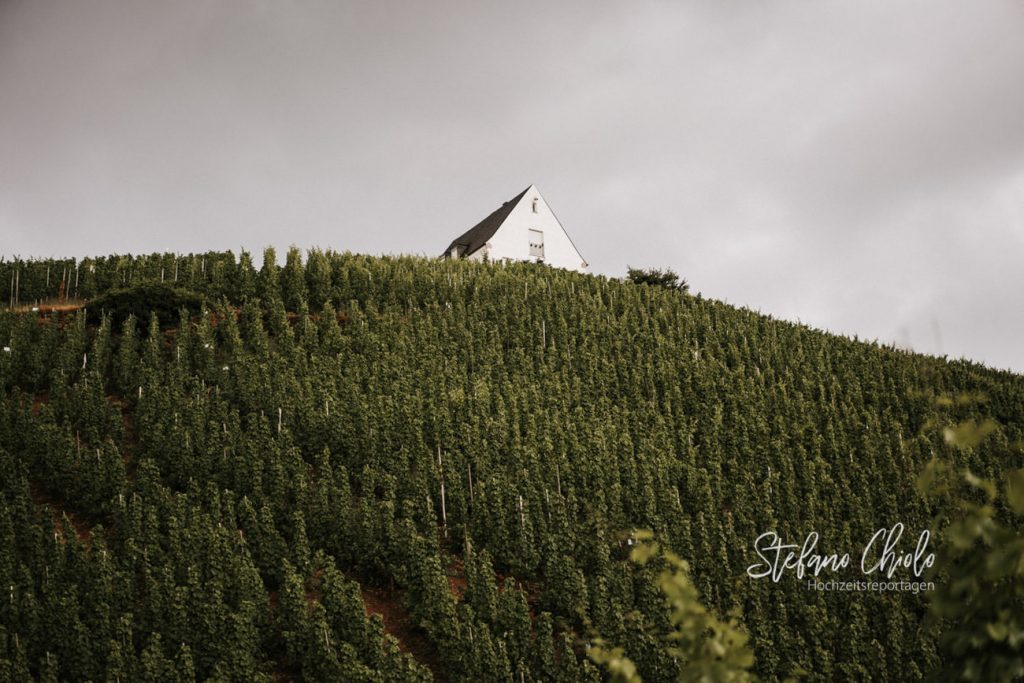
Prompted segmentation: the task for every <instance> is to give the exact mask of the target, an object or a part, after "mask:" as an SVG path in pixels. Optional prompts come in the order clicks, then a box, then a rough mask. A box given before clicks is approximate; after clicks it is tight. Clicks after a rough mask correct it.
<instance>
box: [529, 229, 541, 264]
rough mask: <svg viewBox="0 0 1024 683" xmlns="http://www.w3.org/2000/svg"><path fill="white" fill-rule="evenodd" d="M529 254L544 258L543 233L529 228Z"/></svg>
mask: <svg viewBox="0 0 1024 683" xmlns="http://www.w3.org/2000/svg"><path fill="white" fill-rule="evenodd" d="M530 256H535V257H537V258H544V233H543V232H541V231H540V230H534V229H532V228H531V229H530Z"/></svg>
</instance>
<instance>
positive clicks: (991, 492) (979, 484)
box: [964, 470, 996, 500]
mask: <svg viewBox="0 0 1024 683" xmlns="http://www.w3.org/2000/svg"><path fill="white" fill-rule="evenodd" d="M964 479H965V480H966V481H967V483H968V484H970V485H971V486H973V487H974V488H977V489H981V490H982V491H984V492H985V495H987V496H988V499H989V500H992V499H993V498H995V497H996V485H995V484H993V483H992V482H990V481H988V480H987V479H982V478H981V477H978V476H977V475H975V474H974V473H973V472H971V471H970V470H964Z"/></svg>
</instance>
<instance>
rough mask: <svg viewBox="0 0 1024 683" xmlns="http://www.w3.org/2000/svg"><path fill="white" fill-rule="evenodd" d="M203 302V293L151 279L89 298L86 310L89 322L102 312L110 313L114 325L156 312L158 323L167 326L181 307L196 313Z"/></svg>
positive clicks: (94, 321)
mask: <svg viewBox="0 0 1024 683" xmlns="http://www.w3.org/2000/svg"><path fill="white" fill-rule="evenodd" d="M205 303H206V300H205V297H203V295H201V294H199V293H197V292H194V291H190V290H187V289H182V288H180V287H174V286H172V285H170V284H166V283H159V282H151V283H146V284H141V285H136V286H134V287H128V288H125V289H113V290H110V291H109V292H106V293H104V294H103V295H102V296H98V297H96V298H95V299H92V300H91V301H89V303H88V305H87V308H86V310H87V311H88V312H89V321H90V322H91V323H98V322H99V320H100V316H101V315H104V314H105V315H108V316H110V318H111V321H112V324H113V325H115V326H121V325H123V324H124V323H125V321H126V320H128V319H129V318H130V317H134V318H136V319H139V320H147V319H149V317H150V315H154V314H155V315H156V317H157V319H158V320H159V321H160V325H161V326H167V325H171V324H173V323H175V322H177V320H178V316H179V313H180V311H182V310H186V311H188V312H189V313H190V314H191V315H196V314H198V313H199V311H200V310H201V309H202V307H203V306H204V305H205Z"/></svg>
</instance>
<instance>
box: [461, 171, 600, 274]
mask: <svg viewBox="0 0 1024 683" xmlns="http://www.w3.org/2000/svg"><path fill="white" fill-rule="evenodd" d="M445 256H449V257H452V256H455V257H464V258H466V257H468V258H473V259H478V260H482V259H483V258H485V257H486V258H488V259H490V260H492V261H498V260H504V259H507V260H513V261H537V262H540V263H546V264H548V265H551V266H554V267H556V268H565V269H567V270H576V271H581V272H585V271H586V270H587V266H588V264H587V262H586V261H585V260H584V259H583V257H582V256H581V255H580V253H579V250H577V249H576V245H574V244H573V242H572V239H571V238H570V237H569V235H568V233H566V231H565V229H564V228H563V227H562V224H561V223H559V221H558V218H557V217H555V214H554V212H553V211H552V210H551V207H550V206H548V203H547V202H546V201H545V200H544V197H543V196H542V195H541V194H540V191H539V190H538V189H537V187H536V186H535V185H531V186H530V187H528V188H526V189H525V190H523V192H521V193H519V194H518V195H516V197H514V198H513V199H511V200H510V201H508V202H505V203H504V204H503V205H502V206H501V207H500V208H499V209H498V210H497V211H494V212H493V213H492V214H491V215H489V216H488V217H487V218H485V219H484V220H482V221H480V223H478V224H477V225H475V226H474V227H473V228H471V229H470V230H468V231H467V232H465V233H463V234H462V235H460V236H459V237H457V238H456V239H455V240H453V241H452V243H451V244H450V245H449V246H448V249H446V250H445Z"/></svg>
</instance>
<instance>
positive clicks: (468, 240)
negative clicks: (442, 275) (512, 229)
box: [443, 185, 532, 256]
mask: <svg viewBox="0 0 1024 683" xmlns="http://www.w3.org/2000/svg"><path fill="white" fill-rule="evenodd" d="M531 187H532V185H531ZM529 189H530V188H529V187H528V188H526V190H523V191H522V192H520V193H519V194H517V195H516V196H515V197H513V198H512V199H510V200H508V201H507V202H505V203H504V204H502V205H501V206H500V207H499V208H498V210H497V211H495V212H494V213H492V214H491V215H490V216H488V217H487V218H485V219H483V220H482V221H480V222H479V223H477V224H476V225H474V226H473V227H472V228H470V229H469V230H467V231H466V232H464V233H462V234H461V235H459V236H458V237H456V238H455V239H454V240H452V243H451V244H449V245H448V248H447V249H445V250H444V254H443V255H448V254H451V251H452V248H453V247H456V246H458V247H459V256H469V255H470V254H472V253H473V252H474V251H476V250H477V249H479V248H480V247H482V246H484V245H485V244H486V243H487V240H489V239H491V237H493V236H494V233H496V232H497V231H498V228H500V227H501V224H502V223H504V222H505V219H506V218H508V215H509V214H510V213H512V209H514V208H516V204H518V203H519V200H520V199H522V198H523V195H525V194H526V191H527V190H529Z"/></svg>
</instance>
